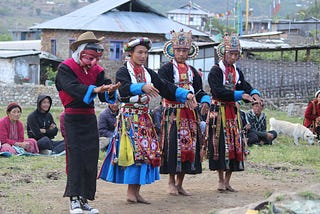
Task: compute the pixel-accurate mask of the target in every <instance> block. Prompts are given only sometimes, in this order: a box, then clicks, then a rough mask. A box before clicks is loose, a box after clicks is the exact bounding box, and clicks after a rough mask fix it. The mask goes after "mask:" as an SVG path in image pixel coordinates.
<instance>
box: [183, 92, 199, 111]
mask: <svg viewBox="0 0 320 214" xmlns="http://www.w3.org/2000/svg"><path fill="white" fill-rule="evenodd" d="M185 105H186V106H187V108H189V109H195V108H197V105H198V103H197V100H196V97H195V96H194V95H193V94H192V93H188V95H187V100H186V102H185Z"/></svg>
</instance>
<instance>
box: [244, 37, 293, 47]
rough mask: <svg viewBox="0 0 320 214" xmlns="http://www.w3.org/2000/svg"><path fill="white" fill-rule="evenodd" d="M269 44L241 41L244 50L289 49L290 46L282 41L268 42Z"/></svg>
mask: <svg viewBox="0 0 320 214" xmlns="http://www.w3.org/2000/svg"><path fill="white" fill-rule="evenodd" d="M268 41H269V42H255V41H250V40H243V39H240V46H241V47H242V48H243V49H251V48H255V49H268V48H269V49H273V48H289V47H290V45H289V44H286V43H284V42H283V41H281V40H268Z"/></svg>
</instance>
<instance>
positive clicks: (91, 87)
mask: <svg viewBox="0 0 320 214" xmlns="http://www.w3.org/2000/svg"><path fill="white" fill-rule="evenodd" d="M101 41H102V38H100V39H97V38H96V36H95V35H94V33H93V32H90V31H88V32H85V33H83V34H81V35H80V36H79V37H78V38H77V40H76V41H75V42H74V43H72V44H71V45H70V49H71V50H72V51H73V54H72V57H71V58H69V59H66V60H65V61H63V62H62V63H61V64H60V65H59V67H58V73H57V76H56V81H55V85H56V88H57V90H58V92H59V97H60V99H61V102H62V104H63V106H64V112H65V116H64V127H65V138H64V139H65V144H66V171H67V184H66V188H65V192H64V195H63V196H64V197H69V198H70V213H83V211H86V212H87V211H89V212H90V213H98V212H99V211H98V210H97V209H94V208H92V207H91V206H90V205H89V204H88V200H94V199H95V193H96V177H97V171H98V167H97V165H98V158H99V134H98V127H97V119H96V115H95V110H94V99H95V97H96V96H97V95H98V98H99V100H100V101H101V102H110V103H113V102H115V101H116V98H117V96H116V93H115V90H116V89H117V88H118V87H119V85H120V84H112V82H111V80H110V79H106V78H105V73H104V69H103V67H101V66H100V65H99V64H98V62H99V60H100V59H101V57H102V54H103V50H104V49H103V46H102V45H101V44H99V43H100V42H101Z"/></svg>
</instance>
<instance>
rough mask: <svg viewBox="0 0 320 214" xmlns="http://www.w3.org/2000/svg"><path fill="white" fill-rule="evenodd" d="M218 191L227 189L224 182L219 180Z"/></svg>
mask: <svg viewBox="0 0 320 214" xmlns="http://www.w3.org/2000/svg"><path fill="white" fill-rule="evenodd" d="M218 191H220V192H223V191H226V187H225V185H224V183H222V182H219V185H218Z"/></svg>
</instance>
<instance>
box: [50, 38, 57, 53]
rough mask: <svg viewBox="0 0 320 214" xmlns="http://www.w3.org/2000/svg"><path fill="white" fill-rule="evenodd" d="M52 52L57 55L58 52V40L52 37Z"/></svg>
mask: <svg viewBox="0 0 320 214" xmlns="http://www.w3.org/2000/svg"><path fill="white" fill-rule="evenodd" d="M51 53H52V54H53V55H56V53H57V40H55V39H51Z"/></svg>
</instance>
